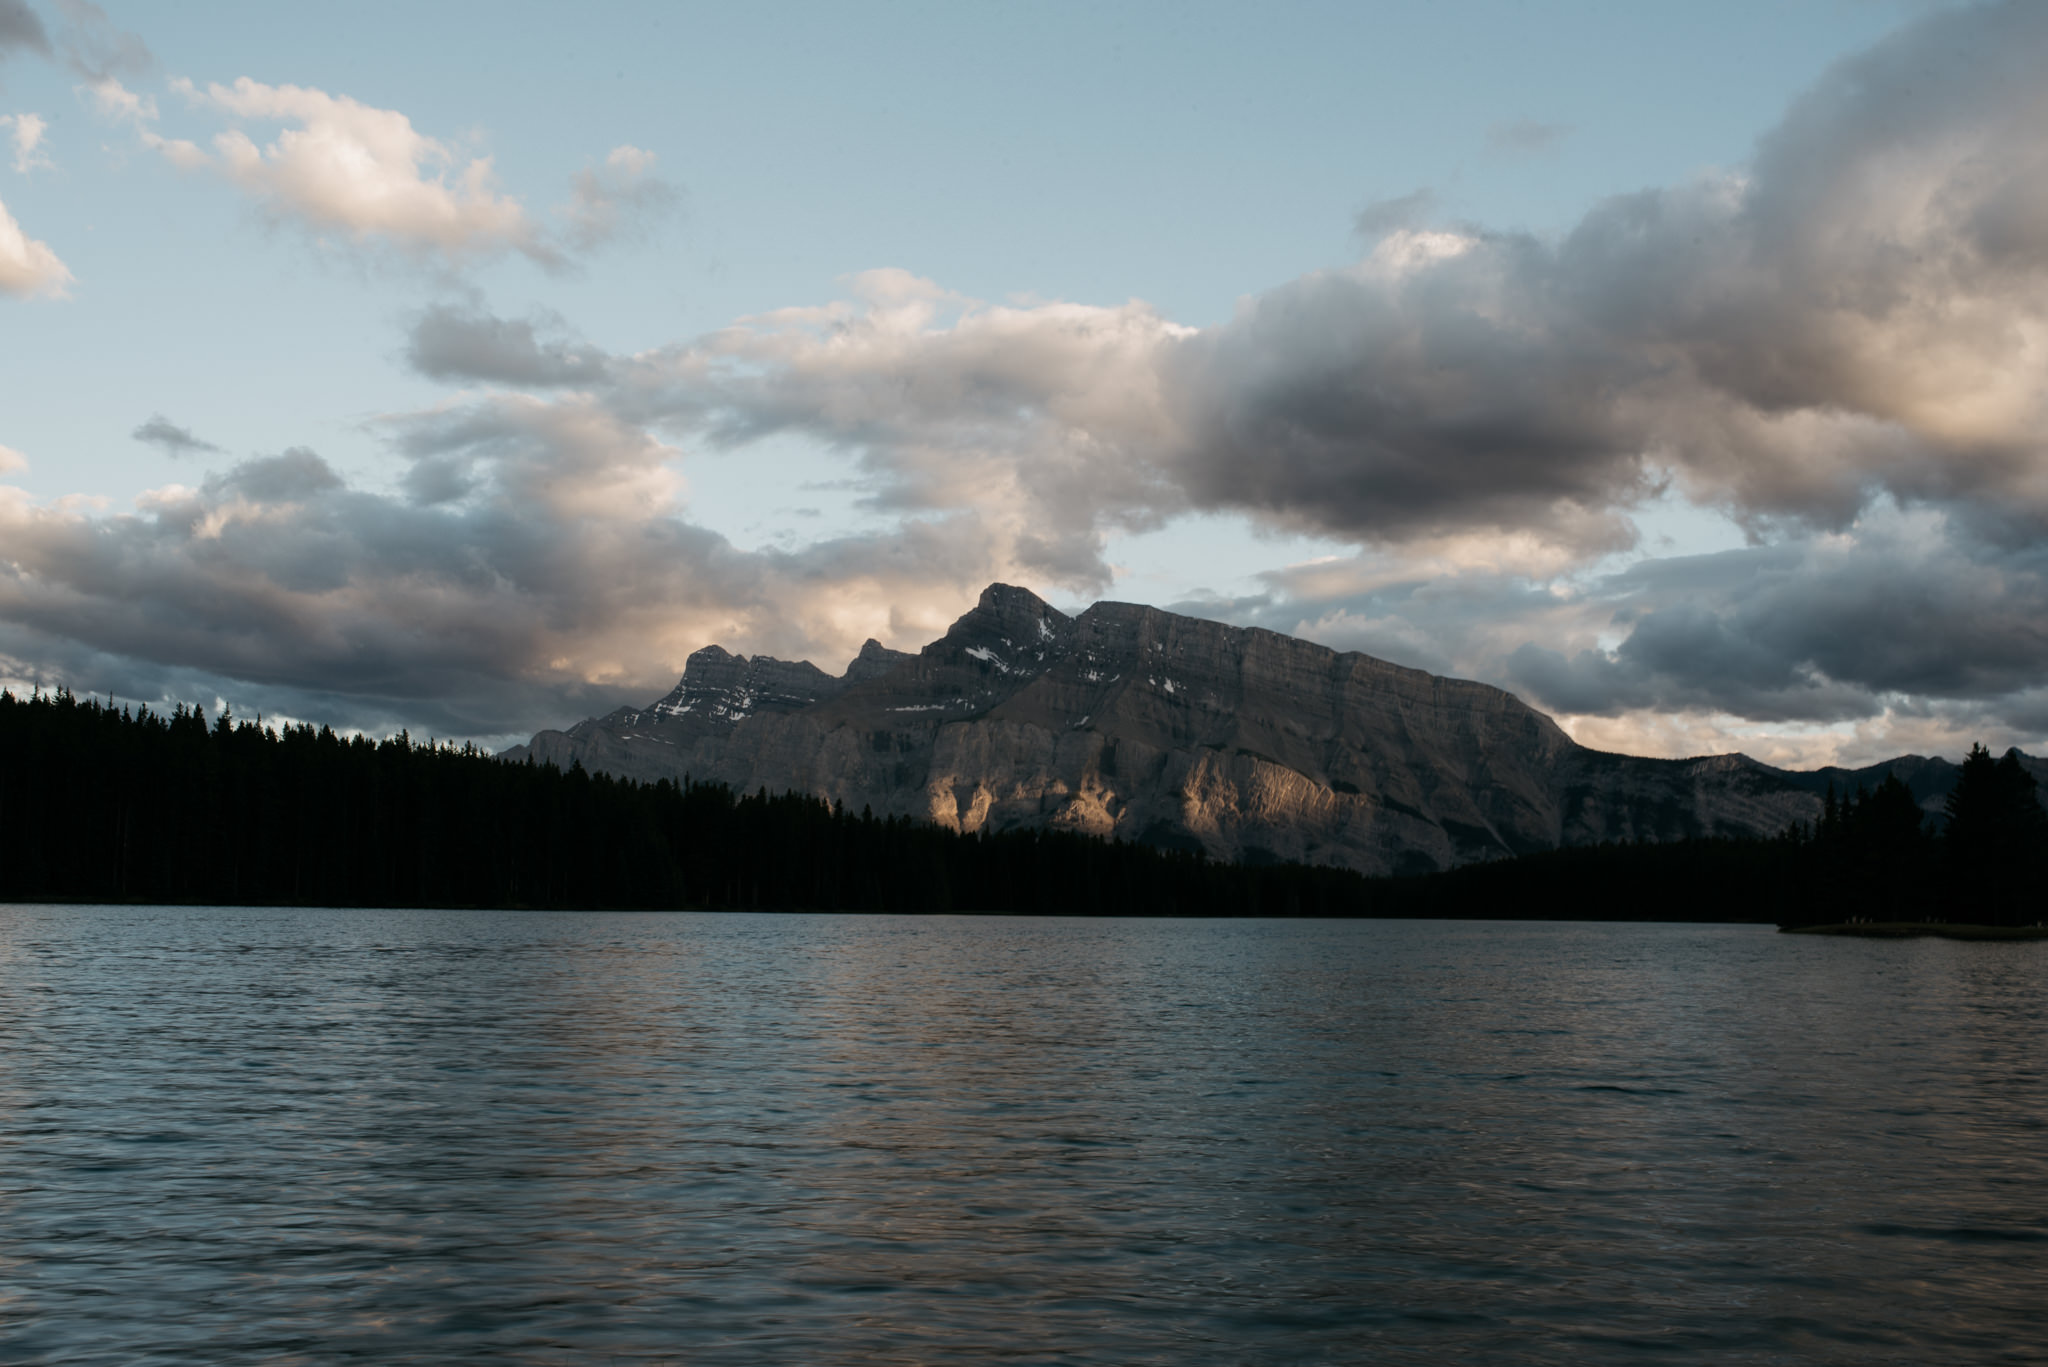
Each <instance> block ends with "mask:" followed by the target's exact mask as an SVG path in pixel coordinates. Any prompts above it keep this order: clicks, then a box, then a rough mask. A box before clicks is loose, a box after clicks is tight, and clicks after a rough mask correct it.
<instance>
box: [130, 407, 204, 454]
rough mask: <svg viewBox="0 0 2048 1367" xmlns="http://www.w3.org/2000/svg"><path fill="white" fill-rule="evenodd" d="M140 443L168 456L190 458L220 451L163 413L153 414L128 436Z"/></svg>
mask: <svg viewBox="0 0 2048 1367" xmlns="http://www.w3.org/2000/svg"><path fill="white" fill-rule="evenodd" d="M128 435H129V436H131V437H133V438H135V440H137V441H139V442H146V443H148V444H149V445H151V446H154V447H156V448H157V449H158V450H160V451H162V452H163V453H164V454H165V455H167V456H189V455H193V454H195V453H197V452H209V453H211V452H217V451H219V450H220V448H219V447H218V446H215V445H214V444H213V443H212V442H210V441H202V440H200V439H199V438H198V437H195V436H193V435H192V429H191V428H189V427H180V426H178V424H176V423H174V422H172V421H171V420H170V419H169V418H167V417H165V416H164V415H163V414H161V413H152V414H150V416H149V421H148V422H145V423H143V424H141V425H140V426H138V427H137V428H136V429H135V430H134V431H133V432H130V433H129V434H128Z"/></svg>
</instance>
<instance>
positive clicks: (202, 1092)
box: [0, 906, 2048, 1367]
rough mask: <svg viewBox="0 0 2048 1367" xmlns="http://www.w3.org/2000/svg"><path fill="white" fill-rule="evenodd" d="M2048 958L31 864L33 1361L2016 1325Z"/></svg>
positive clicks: (1601, 1346)
mask: <svg viewBox="0 0 2048 1367" xmlns="http://www.w3.org/2000/svg"><path fill="white" fill-rule="evenodd" d="M2044 1006H2048V945H2044V944H2040V943H2019V944H2011V943H1994V944H1963V943H1955V942H1951V941H1942V940H1913V941H1900V942H1885V941H1866V940H1831V939H1824V938H1816V937H1806V936H1785V935H1778V934H1776V933H1774V932H1773V931H1771V930H1770V929H1768V928H1766V927H1756V926H1695V925H1675V926H1674V925H1592V924H1583V923H1576V924H1575V923H1506V922H1503V923H1473V922H1449V923H1447V922H1434V923H1429V922H1414V921H1405V922H1313V921H1278V922H1253V921H1145V920H1081V919H1071V920H1060V919H1021V918H974V917H932V918H917V917H883V916H779V915H684V914H677V915H662V914H636V915H611V914H543V913H518V912H440V911H341V910H252V909H223V908H134V907H41V906H14V907H0V1360H5V1361H8V1362H16V1363H40V1362H49V1363H117V1362H118V1363H188V1362H189V1363H244V1362H265V1363H327V1362H342V1361H376V1362H388V1361H404V1362H414V1363H436V1362H481V1361H493V1362H512V1363H614V1362H616V1363H655V1362H674V1363H691V1364H704V1363H917V1362H985V1361H986V1362H996V1361H1000V1362H1004V1363H1041V1362H1043V1363H1054V1362H1057V1363H1117V1364H1127V1363H1155V1362H1156V1363H1171V1364H1177V1365H1182V1367H1184V1365H1186V1364H1223V1363H1293V1362H1304V1363H1308V1362H1346V1363H1350V1362H1367V1361H1369V1362H1385V1363H1409V1362H1413V1363H1424V1362H1428V1363H1444V1362H1452V1361H1455V1362H1460V1363H1528V1362H1558V1363H1605V1362H1617V1363H1618V1362H1630V1363H1634V1362H1640V1361H1642V1360H1645V1359H1654V1358H1662V1359H1665V1360H1670V1361H1688V1362H1689V1361H1704V1360H1709V1359H1710V1360H1712V1361H1714V1362H1716V1363H1824V1362H1826V1363H1831V1362H1841V1363H1850V1362H1854V1363H1882V1362H1898V1363H1916V1364H1917V1363H1926V1362H1930V1361H1969V1362H1998V1361H2039V1360H2040V1353H2041V1352H2042V1348H2041V1345H2040V1335H2041V1334H2042V1332H2043V1322H2044V1321H2043V1312H2042V1309H2041V1307H2042V1305H2043V1303H2044V1301H2048V1073H2044V1051H2043V1045H2044V1043H2048V1030H2044Z"/></svg>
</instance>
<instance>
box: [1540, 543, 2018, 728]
mask: <svg viewBox="0 0 2048 1367" xmlns="http://www.w3.org/2000/svg"><path fill="white" fill-rule="evenodd" d="M1588 597H1589V600H1590V601H1589V605H1593V604H1597V605H1600V606H1604V607H1606V608H1607V609H1609V610H1610V613H1611V615H1610V617H1609V623H1610V625H1611V627H1617V628H1625V629H1626V634H1625V636H1623V638H1622V639H1621V640H1620V641H1619V643H1618V644H1616V645H1614V646H1613V647H1611V648H1601V647H1599V646H1597V645H1594V646H1588V647H1584V648H1581V649H1579V650H1577V651H1576V652H1575V653H1572V654H1570V655H1569V656H1567V655H1566V653H1565V652H1564V651H1562V650H1559V649H1555V648H1550V647H1544V646H1538V645H1536V644H1534V643H1530V644H1525V645H1524V646H1522V647H1521V648H1520V649H1518V650H1517V651H1516V652H1515V653H1514V654H1513V655H1512V656H1510V657H1509V660H1508V662H1507V663H1508V672H1509V675H1510V677H1511V678H1512V679H1513V680H1514V682H1516V683H1517V684H1518V685H1520V686H1522V687H1523V688H1525V689H1527V690H1528V691H1529V692H1530V693H1531V694H1532V695H1533V696H1534V697H1536V698H1537V699H1539V700H1540V701H1541V702H1543V703H1544V704H1546V705H1548V706H1550V707H1553V708H1556V709H1558V710H1561V711H1566V712H1573V713H1585V714H1598V715H1608V716H1612V715H1616V714H1619V713H1621V712H1623V711H1627V710H1630V709H1641V708H1652V709H1659V710H1665V711H1682V710H1690V711H1706V712H1722V713H1731V714H1734V715H1738V716H1743V717H1749V718H1754V719H1762V720H1774V721H1781V720H1782V721H1813V722H1835V721H1842V720H1848V719H1855V718H1864V717H1870V716H1874V715H1876V714H1878V713H1880V712H1881V711H1883V710H1884V709H1885V708H1886V707H1887V706H1889V705H1891V700H1893V699H1897V698H1901V697H1919V698H1948V699H1966V700H1977V701H1985V702H1990V701H1996V700H1998V699H2001V698H2008V697H2011V696H2013V695H2017V694H2020V693H2024V692H2026V691H2027V690H2028V689H2031V688H2033V687H2035V686H2036V685H2037V684H2038V683H2039V682H2040V680H2042V679H2043V678H2048V549H2044V548H2043V547H2041V546H2039V545H2038V544H2034V545H2026V546H2022V547H2020V548H2017V549H2011V548H2004V549H2002V548H1998V547H1992V546H1986V545H1984V544H1982V543H1979V542H1976V541H1974V540H1972V539H1971V538H1970V537H1968V535H1967V534H1966V533H1964V532H1962V530H1961V529H1959V528H1958V527H1957V526H1956V525H1955V524H1954V523H1953V522H1952V521H1950V520H1949V519H1947V518H1945V517H1943V516H1941V515H1940V514H1934V513H1923V514H1918V515H1913V516H1900V515H1890V516H1884V517H1880V518H1877V519H1874V520H1870V521H1866V522H1865V523H1864V524H1862V525H1860V526H1859V527H1858V528H1857V529H1856V532H1855V534H1854V535H1850V536H1836V537H1822V538H1817V539H1815V540H1812V541H1808V542H1804V543H1798V544H1790V545H1780V546H1763V547H1752V548H1748V549H1744V550H1737V551H1728V552H1723V553H1721V554H1718V555H1712V556H1703V557H1682V558H1677V559H1671V560H1664V561H1652V562H1647V563H1645V564H1642V565H1639V566H1637V567H1635V568H1633V569H1631V570H1628V571H1626V572H1624V573H1622V574H1619V575H1616V576H1614V577H1612V578H1610V579H1607V580H1604V581H1601V582H1600V583H1599V584H1597V585H1596V586H1595V587H1594V588H1593V589H1591V590H1590V591H1589V595H1588Z"/></svg>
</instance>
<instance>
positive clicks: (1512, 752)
mask: <svg viewBox="0 0 2048 1367" xmlns="http://www.w3.org/2000/svg"><path fill="white" fill-rule="evenodd" d="M506 754H507V757H509V758H514V759H520V758H525V757H527V756H529V755H530V756H531V757H533V758H535V759H537V760H540V761H543V762H553V763H555V764H558V765H560V766H562V767H563V768H567V767H568V766H569V765H570V764H571V763H572V762H580V763H581V764H582V765H583V766H584V767H585V768H586V769H588V770H591V771H592V772H597V773H609V774H614V775H617V776H620V777H627V778H637V779H645V780H653V779H660V778H681V777H683V776H685V775H689V776H691V777H693V778H694V779H696V780H697V781H699V782H706V781H709V782H716V783H723V784H727V785H730V786H731V787H732V788H733V789H735V790H736V791H739V792H755V791H757V790H759V789H763V788H765V789H767V790H768V791H769V792H770V793H780V792H785V791H787V792H796V793H802V794H807V795H811V796H815V797H818V798H822V799H824V800H826V801H828V802H832V803H835V804H842V805H843V806H844V807H845V808H846V809H847V810H849V811H853V812H859V811H861V810H863V809H869V810H872V811H873V812H874V814H875V815H876V816H907V817H911V818H913V819H915V820H918V821H925V822H930V823H933V824H935V825H938V826H942V827H946V828H949V829H953V830H960V831H978V830H986V831H992V832H993V831H1006V830H1016V829H1028V828H1051V829H1063V830H1072V831H1078V832H1083V833H1088V834H1094V835H1104V836H1109V835H1114V836H1117V837H1120V838H1122V839H1124V840H1127V841H1135V842H1138V843H1142V844H1148V845H1153V846H1156V847H1160V848H1164V849H1169V850H1188V851H1194V850H1200V851H1203V852H1205V853H1207V854H1209V855H1210V856H1212V857H1215V858H1218V859H1224V860H1232V861H1240V862H1244V863H1249V864H1252V865H1259V864H1266V863H1276V862H1283V861H1285V862H1300V863H1307V864H1325V865H1337V866H1340V867H1345V868H1350V869H1354V870H1357V871H1359V872H1361V873H1367V874H1389V873H1393V874H1413V873H1426V872H1431V871H1434V870H1440V869H1447V868H1452V867H1457V866H1461V865H1467V864H1474V863H1481V862H1485V861H1489V860H1493V859H1499V858H1503V857H1507V856H1511V855H1521V854H1527V853H1533V852H1536V851H1541V850H1551V849H1559V848H1568V847H1575V846H1586V845H1594V844H1599V843H1601V842H1604V841H1620V840H1637V841H1657V842H1665V841H1672V840H1681V839H1691V838H1709V837H1736V838H1744V837H1757V836H1768V835H1775V834H1777V833H1779V832H1781V831H1783V830H1784V829H1785V828H1786V827H1787V826H1788V825H1790V824H1791V823H1792V822H1794V821H1811V820H1813V819H1814V818H1815V817H1816V816H1818V815H1819V813H1820V810H1821V805H1822V795H1823V794H1824V793H1825V791H1826V789H1827V787H1828V785H1829V784H1830V783H1833V784H1834V785H1835V787H1836V788H1837V789H1838V790H1839V791H1841V792H1844V793H1847V792H1851V791H1853V790H1854V789H1855V788H1856V786H1857V785H1858V784H1865V785H1868V786H1872V787H1874V786H1875V785H1876V783H1877V782H1878V781H1879V780H1880V779H1881V778H1882V777H1883V776H1884V775H1885V774H1886V773H1888V772H1897V773H1898V774H1899V777H1900V778H1901V780H1902V781H1904V782H1905V783H1906V784H1907V785H1908V786H1909V787H1910V788H1911V789H1912V792H1913V795H1914V797H1915V798H1916V799H1917V800H1919V801H1920V802H1921V803H1922V805H1923V806H1925V807H1926V808H1927V809H1928V810H1930V811H1933V812H1939V810H1940V806H1941V801H1942V797H1943V795H1945V794H1946V793H1947V791H1948V789H1949V787H1950V786H1951V785H1952V784H1953V782H1954V779H1955V774H1956V766H1955V765H1953V764H1951V763H1949V762H1948V761H1946V760H1942V759H1928V758H1922V757H1920V756H1904V757H1901V758H1899V759H1894V760H1888V761H1886V762H1885V763H1883V764H1879V765H1872V766H1870V767H1868V768H1864V769H1856V770H1844V769H1823V770H1818V771H1814V772H1809V773H1801V772H1794V771H1789V770H1784V769H1777V768H1773V767H1771V766H1770V765H1766V764H1761V763H1759V762H1757V761H1756V760H1753V759H1750V758H1748V757H1747V756H1744V755H1712V756H1706V757H1703V758H1695V759H1683V760H1660V759H1646V758H1642V757H1638V756H1631V755H1616V754H1608V753H1605V752H1602V751H1597V750H1590V749H1587V748H1586V747H1584V746H1581V745H1579V744H1577V743H1576V742H1574V741H1573V740H1572V739H1571V738H1570V737H1569V736H1567V735H1565V733H1564V732H1563V731H1562V730H1561V729H1560V728H1559V727H1558V726H1557V724H1556V723H1555V722H1553V721H1552V720H1551V719H1550V718H1549V717H1547V716H1545V715H1544V714H1542V713H1541V712H1538V711H1536V710H1535V709H1534V708H1532V707H1530V706H1528V705H1527V704H1526V703H1524V702H1522V701H1521V700H1520V699H1519V698H1516V697H1515V696H1514V695H1512V694H1510V693H1507V692H1504V691H1502V690H1501V689H1498V688H1493V687H1490V686H1488V685H1486V684H1480V683H1473V682H1470V681H1466V680H1460V679H1445V678H1439V677H1437V676H1435V675H1432V674H1428V673H1425V672H1423V671H1421V670H1416V669H1404V668H1402V667H1400V666H1398V665H1393V664H1389V663H1387V662H1385V661H1383V660H1377V659H1374V658H1372V657H1371V656H1368V655H1363V654H1359V653H1357V652H1338V651H1333V650H1330V649H1327V648H1326V647H1323V646H1319V645H1315V644H1312V643H1310V642H1307V641H1302V640H1298V639H1296V638H1294V637H1291V636H1284V635H1281V634H1279V633H1277V632H1271V631H1263V630H1259V629H1257V628H1244V627H1233V626H1228V625H1225V624H1223V623H1220V622H1211V621H1206V620H1203V619H1201V618H1195V617H1186V616H1181V615H1178V614H1175V613H1170V612H1163V611H1161V610H1160V609H1158V608H1152V607H1144V606H1140V605H1137V604H1132V603H1097V604H1095V605H1094V606H1093V607H1090V608H1088V609H1087V610H1086V611H1084V612H1082V613H1081V614H1079V615H1078V616H1074V617H1069V616H1067V615H1066V614H1064V613H1061V612H1059V611H1057V610H1055V609H1054V608H1052V607H1051V606H1049V605H1048V604H1046V603H1045V602H1044V601H1043V600H1042V599H1040V598H1039V597H1037V595H1035V594H1033V593H1031V592H1029V591H1028V590H1026V589H1021V588H1015V587H1012V586H1010V585H1006V584H995V585H991V586H990V587H989V588H988V589H986V590H985V591H984V592H983V593H982V595H981V600H980V602H979V603H978V604H977V605H976V606H975V608H974V609H973V610H972V611H970V612H968V613H967V614H966V615H965V616H963V617H961V618H960V620H959V621H957V622H955V623H954V624H953V626H952V627H951V629H950V630H948V631H947V632H946V634H945V635H944V636H942V637H940V638H939V639H938V640H937V641H934V642H932V643H931V644H930V645H928V646H926V647H925V648H924V649H923V650H921V651H919V652H917V653H916V654H909V653H905V652H899V651H892V650H887V649H884V648H883V647H882V646H881V645H879V644H877V643H876V642H874V641H869V642H868V643H867V645H866V646H864V647H863V648H862V650H861V652H860V654H859V656H858V657H857V658H856V659H855V660H854V661H853V662H852V663H851V664H850V665H849V666H848V668H847V670H846V672H845V673H844V674H842V675H838V676H833V675H830V674H826V673H825V672H824V671H823V670H820V669H818V668H817V667H816V666H814V665H811V664H809V663H790V662H787V661H783V660H776V659H772V658H770V657H767V656H755V657H754V658H752V659H747V658H745V657H743V656H738V655H734V654H731V653H729V652H727V651H725V650H723V649H721V648H719V647H717V646H710V647H707V648H705V649H703V650H700V651H698V652H697V653H696V654H695V655H692V656H691V657H690V659H689V661H688V662H687V665H686V667H685V669H684V672H683V677H682V679H681V681H680V682H679V683H678V684H677V685H676V688H675V690H674V691H673V692H671V693H670V694H669V695H668V696H667V697H665V698H663V699H661V700H660V701H658V702H656V703H653V704H651V705H649V706H648V707H645V708H638V709H635V708H625V709H621V710H619V711H617V712H614V713H612V714H611V715H609V716H605V717H598V718H593V719H591V720H588V721H584V722H580V723H578V724H577V725H575V726H572V727H570V728H569V729H568V730H567V731H543V732H541V733H540V734H538V735H536V736H535V737H534V738H533V739H532V741H531V742H529V743H528V744H527V745H523V746H517V747H514V748H513V749H512V750H510V751H508V752H506ZM2022 760H2023V762H2024V763H2025V764H2026V765H2027V766H2028V767H2029V769H2030V770H2032V771H2033V772H2034V773H2035V775H2036V776H2037V777H2038V778H2041V779H2043V780H2044V787H2048V763H2044V762H2043V761H2041V760H2038V759H2034V758H2031V757H2024V756H2023V757H2022Z"/></svg>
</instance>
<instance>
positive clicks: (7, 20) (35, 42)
mask: <svg viewBox="0 0 2048 1367" xmlns="http://www.w3.org/2000/svg"><path fill="white" fill-rule="evenodd" d="M18 51H27V52H36V53H40V54H42V55H43V56H45V57H47V56H49V55H50V35H49V33H48V31H47V30H45V29H44V28H43V21H42V20H41V19H39V18H37V17H36V12H35V11H34V10H32V9H30V8H29V7H28V5H27V4H26V3H24V0H0V61H5V60H7V58H9V57H11V56H13V55H14V54H15V53H16V52H18Z"/></svg>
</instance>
